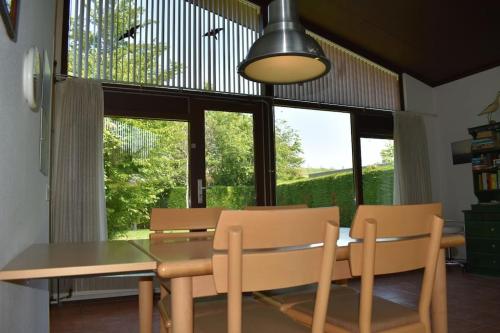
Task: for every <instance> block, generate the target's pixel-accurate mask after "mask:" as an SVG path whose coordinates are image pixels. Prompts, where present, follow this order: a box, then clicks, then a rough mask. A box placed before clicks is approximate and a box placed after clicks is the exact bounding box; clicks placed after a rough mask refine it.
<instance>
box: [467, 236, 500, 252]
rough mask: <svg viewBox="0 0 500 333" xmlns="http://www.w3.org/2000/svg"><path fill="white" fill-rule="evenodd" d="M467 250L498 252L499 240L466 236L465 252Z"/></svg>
mask: <svg viewBox="0 0 500 333" xmlns="http://www.w3.org/2000/svg"><path fill="white" fill-rule="evenodd" d="M469 252H472V253H474V252H480V253H491V254H495V253H497V254H500V240H499V239H488V238H468V239H467V253H469Z"/></svg>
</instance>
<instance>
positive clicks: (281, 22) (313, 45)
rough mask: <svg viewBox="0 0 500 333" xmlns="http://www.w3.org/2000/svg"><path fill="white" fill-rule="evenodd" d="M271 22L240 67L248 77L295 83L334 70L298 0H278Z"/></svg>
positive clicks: (271, 11)
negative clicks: (310, 32) (299, 10)
mask: <svg viewBox="0 0 500 333" xmlns="http://www.w3.org/2000/svg"><path fill="white" fill-rule="evenodd" d="M267 10H268V17H269V22H268V24H267V26H266V28H265V29H264V34H263V35H262V36H261V37H260V38H259V39H258V40H256V41H255V43H254V44H253V45H252V47H251V48H250V51H249V52H248V55H247V57H246V58H245V60H243V61H242V62H241V64H240V65H239V66H238V73H239V74H240V75H241V76H243V77H244V78H246V79H248V80H251V81H256V82H262V83H267V84H291V83H299V82H306V81H311V80H314V79H317V78H319V77H321V76H323V75H325V74H326V73H328V72H329V71H330V68H331V64H330V60H328V58H327V57H325V54H324V53H323V50H322V49H321V46H319V44H318V43H317V42H316V41H315V40H314V39H313V38H312V37H311V36H308V35H307V34H306V31H305V29H304V27H303V26H302V24H301V23H300V21H299V15H298V13H297V4H296V2H295V0H274V1H273V2H271V3H270V4H269V6H268V8H267Z"/></svg>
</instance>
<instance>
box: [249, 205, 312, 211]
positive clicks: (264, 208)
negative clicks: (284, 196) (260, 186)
mask: <svg viewBox="0 0 500 333" xmlns="http://www.w3.org/2000/svg"><path fill="white" fill-rule="evenodd" d="M301 208H308V207H307V205H306V204H297V205H283V206H246V207H245V210H275V209H301Z"/></svg>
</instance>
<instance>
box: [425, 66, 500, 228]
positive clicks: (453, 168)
mask: <svg viewBox="0 0 500 333" xmlns="http://www.w3.org/2000/svg"><path fill="white" fill-rule="evenodd" d="M498 91H500V67H496V68H493V69H491V70H488V71H484V72H481V73H478V74H475V75H471V76H468V77H466V78H463V79H460V80H457V81H453V82H450V83H447V84H444V85H441V86H438V87H436V88H434V98H435V110H436V112H437V113H438V114H439V128H438V129H437V133H439V137H440V139H439V140H438V141H437V142H435V143H436V144H437V145H439V146H440V150H441V151H442V153H443V154H442V156H441V158H440V163H441V178H442V179H441V193H442V198H443V203H444V205H445V214H446V215H447V217H449V218H452V219H459V220H463V214H462V210H465V209H470V205H471V204H473V203H476V202H477V198H476V197H475V196H474V193H473V192H474V189H473V184H472V174H471V165H470V164H460V165H453V164H452V159H451V153H450V149H451V148H450V144H451V142H454V141H458V140H463V139H469V138H471V137H470V135H469V134H468V132H467V129H468V128H470V127H474V126H479V125H485V124H486V123H487V120H486V117H484V116H481V117H478V116H477V114H478V113H479V112H481V111H482V110H483V109H484V108H485V107H486V106H487V105H488V104H490V103H491V102H493V100H494V99H495V97H496V94H497V92H498ZM496 119H497V120H499V121H500V115H497V116H496Z"/></svg>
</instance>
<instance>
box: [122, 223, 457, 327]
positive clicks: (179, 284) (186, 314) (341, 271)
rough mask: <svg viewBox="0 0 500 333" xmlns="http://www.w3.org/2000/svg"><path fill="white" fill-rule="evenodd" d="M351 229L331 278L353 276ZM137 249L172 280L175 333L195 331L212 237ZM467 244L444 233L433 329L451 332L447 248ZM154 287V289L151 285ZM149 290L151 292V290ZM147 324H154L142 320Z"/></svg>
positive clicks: (141, 243) (142, 243)
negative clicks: (200, 279) (198, 280)
mask: <svg viewBox="0 0 500 333" xmlns="http://www.w3.org/2000/svg"><path fill="white" fill-rule="evenodd" d="M355 241H356V240H355V239H352V238H350V237H349V229H348V228H341V230H340V236H339V240H338V242H337V246H338V249H337V259H336V263H335V268H334V276H332V280H344V279H350V278H352V276H351V274H350V269H349V248H348V244H349V243H350V242H355ZM131 242H132V243H133V244H134V245H135V246H136V247H137V248H138V249H140V250H142V251H143V252H144V253H145V254H147V255H149V256H150V257H151V258H153V259H154V260H156V262H157V268H156V274H157V275H158V276H159V277H160V278H170V279H171V293H172V294H171V302H172V304H171V309H172V314H171V315H172V331H173V333H192V332H193V289H192V288H193V283H192V279H193V277H195V276H202V275H209V274H211V273H212V260H211V259H212V251H213V249H212V240H211V239H207V238H201V239H168V240H161V241H158V240H154V241H150V240H133V241H131ZM464 243H465V239H464V237H463V235H460V234H449V235H446V234H445V235H443V238H442V240H441V250H440V253H439V259H438V266H437V271H436V280H435V283H434V289H433V292H432V305H431V315H432V332H434V333H446V332H448V317H447V290H446V263H445V250H446V249H447V248H450V247H457V246H461V245H463V244H464ZM150 285H151V288H152V284H150ZM149 292H151V293H152V290H150V291H149ZM143 316H144V318H152V308H151V315H149V313H146V312H144V313H143ZM143 324H144V325H146V326H144V327H148V326H147V325H151V323H143Z"/></svg>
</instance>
